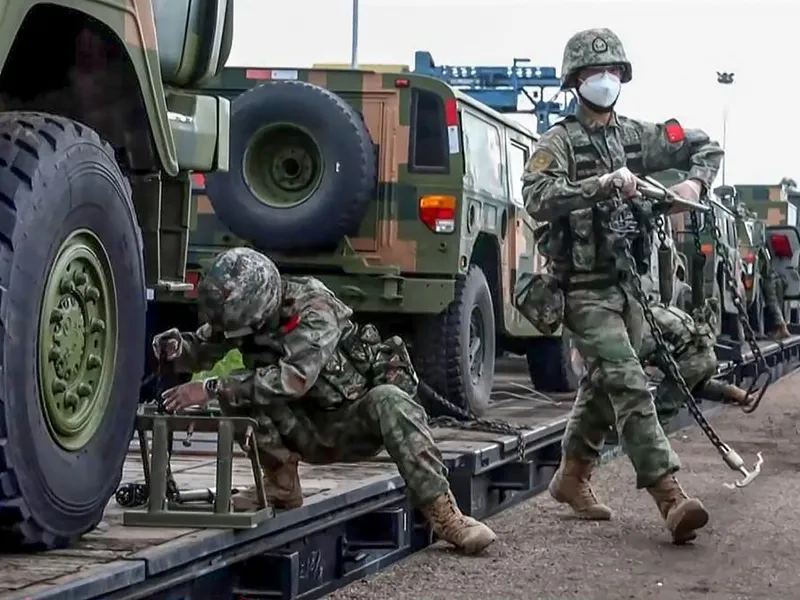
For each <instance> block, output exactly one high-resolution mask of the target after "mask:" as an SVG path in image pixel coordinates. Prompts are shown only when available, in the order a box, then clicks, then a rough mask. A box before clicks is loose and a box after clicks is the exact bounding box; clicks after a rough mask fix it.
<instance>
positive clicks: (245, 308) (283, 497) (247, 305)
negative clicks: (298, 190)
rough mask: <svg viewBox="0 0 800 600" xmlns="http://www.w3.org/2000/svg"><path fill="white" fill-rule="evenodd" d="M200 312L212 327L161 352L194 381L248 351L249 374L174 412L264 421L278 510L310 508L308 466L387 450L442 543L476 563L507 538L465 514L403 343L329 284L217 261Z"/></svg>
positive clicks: (252, 256)
mask: <svg viewBox="0 0 800 600" xmlns="http://www.w3.org/2000/svg"><path fill="white" fill-rule="evenodd" d="M198 305H199V310H200V318H201V322H203V323H204V324H203V325H202V326H201V327H200V328H199V329H198V330H197V332H195V333H181V332H179V331H178V330H177V329H171V330H169V331H166V332H164V333H161V334H159V335H157V336H156V337H155V338H154V340H153V350H154V351H155V352H156V354H157V355H159V356H165V357H166V359H167V360H170V361H172V363H173V364H174V367H175V371H176V372H181V373H193V372H198V371H202V370H207V369H209V368H211V367H212V366H213V365H214V363H216V362H217V361H218V360H219V359H221V358H222V357H223V356H224V355H225V354H226V353H227V352H228V351H230V350H231V349H233V348H238V349H239V350H240V352H241V353H242V357H243V361H244V365H245V369H243V370H241V371H236V372H234V373H232V374H230V375H228V376H224V377H218V378H216V377H215V378H210V379H206V380H204V381H196V382H191V383H185V384H183V385H180V386H177V387H175V388H172V389H170V390H168V391H167V392H165V393H164V398H165V405H166V407H167V408H168V409H169V410H178V409H181V408H185V407H187V406H202V405H204V404H205V403H207V402H208V401H209V400H217V401H218V402H219V404H220V407H221V408H222V410H223V411H224V412H226V413H227V414H239V415H242V414H245V415H249V416H252V417H253V418H255V419H256V420H257V421H258V422H259V424H260V426H259V429H258V431H257V434H256V440H257V446H258V452H259V458H260V460H261V464H262V467H263V481H264V487H265V489H266V491H267V499H268V500H269V502H270V504H272V505H273V506H274V507H275V508H278V509H281V508H295V507H299V506H301V505H302V503H303V494H302V490H301V486H300V478H299V475H298V470H297V464H298V461H299V460H304V461H306V462H309V463H313V464H329V463H334V462H356V461H360V460H366V459H369V458H371V457H373V456H375V455H376V454H377V453H378V452H380V450H381V449H382V448H383V447H385V448H386V450H387V452H388V453H389V455H390V456H391V458H392V459H393V460H394V462H395V463H396V464H397V468H398V470H399V471H400V475H402V477H403V479H404V480H405V482H406V485H407V489H408V492H409V496H410V498H411V500H412V502H413V503H414V504H415V505H416V506H418V507H419V508H420V510H421V512H422V513H423V515H424V516H425V518H426V519H427V520H428V522H429V523H430V524H431V525H432V527H433V531H434V533H436V534H437V536H438V537H440V538H441V539H443V540H445V541H447V542H449V543H450V544H452V545H454V546H455V547H456V548H458V549H459V550H461V551H462V552H464V553H467V554H474V553H477V552H480V551H481V550H483V549H484V548H486V547H487V546H488V545H489V544H491V543H492V542H493V541H494V540H495V539H496V536H495V534H494V532H493V531H492V530H491V529H489V527H487V526H486V525H484V524H483V523H480V522H479V521H476V520H475V519H472V518H470V517H467V516H465V515H463V514H462V513H461V511H460V510H459V508H458V506H457V505H456V501H455V498H454V497H453V494H452V493H451V491H450V487H449V484H448V481H447V470H446V468H445V466H444V464H443V463H442V457H441V454H440V452H439V450H438V448H437V447H436V445H435V443H434V440H433V437H432V435H431V432H430V430H429V429H428V426H427V417H426V414H425V411H424V409H423V408H422V407H421V406H420V405H419V404H417V402H415V401H414V397H415V395H416V392H417V384H418V379H417V376H416V374H415V372H414V369H413V366H412V365H411V361H410V359H409V356H408V351H407V349H406V347H405V344H404V343H403V341H402V340H401V339H400V338H398V337H393V338H390V339H389V340H387V341H385V342H382V341H381V339H380V337H379V335H378V332H377V330H376V329H375V328H374V327H372V326H370V325H367V326H363V327H359V326H357V325H356V324H354V323H353V322H352V321H351V320H350V317H351V316H352V310H351V309H350V308H349V307H347V306H346V305H345V304H343V303H342V302H341V301H340V300H339V299H338V298H337V297H336V296H335V295H334V294H333V293H332V292H331V291H330V290H329V289H328V288H327V287H325V285H323V284H322V283H321V282H320V281H318V280H317V279H314V278H312V277H281V275H280V273H279V272H278V269H277V267H276V266H275V265H274V264H273V263H272V261H271V260H269V259H268V258H267V257H266V256H264V255H263V254H260V253H259V252H256V251H254V250H250V249H247V248H234V249H231V250H228V251H227V252H224V253H223V254H221V255H220V256H219V257H217V259H216V260H215V262H214V263H213V265H212V266H211V268H210V269H209V270H208V272H207V273H206V275H205V277H204V278H203V279H202V280H201V282H200V284H199V286H198ZM255 502H256V499H255V493H254V490H246V491H245V492H243V493H240V494H237V495H236V496H234V507H235V508H236V509H237V510H247V509H251V508H253V507H254V505H255Z"/></svg>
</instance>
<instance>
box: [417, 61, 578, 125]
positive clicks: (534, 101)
mask: <svg viewBox="0 0 800 600" xmlns="http://www.w3.org/2000/svg"><path fill="white" fill-rule="evenodd" d="M414 72H415V73H419V74H420V75H428V76H429V77H435V78H436V79H440V80H442V81H444V82H445V83H447V84H448V85H451V86H453V87H454V88H456V89H458V90H461V91H462V92H464V93H465V94H468V95H470V96H472V97H473V98H475V99H476V100H478V101H479V102H482V103H483V104H486V105H487V106H489V107H491V108H493V109H494V110H496V111H497V112H501V113H530V114H534V115H536V122H537V127H536V129H537V131H538V132H539V133H544V132H545V131H547V129H549V128H550V126H551V125H552V124H553V123H554V122H555V119H556V118H561V117H564V116H566V115H569V114H573V113H574V112H575V109H576V108H577V99H576V98H575V95H574V94H573V93H572V92H571V91H570V92H560V93H559V92H558V90H560V88H561V80H560V79H559V77H558V75H557V73H556V68H555V67H537V66H533V65H531V64H530V60H529V59H527V58H515V59H514V62H513V65H512V66H510V67H476V66H453V65H443V66H437V65H436V64H435V63H434V62H433V56H431V53H430V52H426V51H424V50H418V51H417V52H415V53H414ZM547 89H549V90H551V91H550V94H551V96H552V97H551V98H549V99H547V98H546V96H545V90H547ZM558 95H562V97H563V100H562V101H560V102H558V101H554V100H553V98H555V97H556V96H558ZM520 96H523V97H525V98H527V99H528V100H529V101H530V103H531V106H532V107H531V108H529V109H520V108H519V100H520Z"/></svg>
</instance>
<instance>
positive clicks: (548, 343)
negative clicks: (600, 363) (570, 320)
mask: <svg viewBox="0 0 800 600" xmlns="http://www.w3.org/2000/svg"><path fill="white" fill-rule="evenodd" d="M525 358H526V359H527V361H528V372H529V373H530V376H531V383H533V386H534V387H535V388H536V389H537V390H539V391H540V392H544V393H547V394H557V393H562V392H574V391H575V390H577V389H578V385H579V384H580V381H581V376H582V374H583V361H582V360H581V358H580V355H579V354H578V351H577V350H576V349H575V346H574V344H573V341H572V336H570V334H569V332H568V331H567V330H566V329H565V330H563V333H562V334H561V337H560V338H549V337H541V338H536V339H532V340H530V341H529V342H528V347H527V351H526V353H525Z"/></svg>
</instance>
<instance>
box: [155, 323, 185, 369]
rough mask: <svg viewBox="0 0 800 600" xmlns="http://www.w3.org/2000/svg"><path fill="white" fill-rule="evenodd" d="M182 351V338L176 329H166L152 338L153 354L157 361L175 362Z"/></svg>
mask: <svg viewBox="0 0 800 600" xmlns="http://www.w3.org/2000/svg"><path fill="white" fill-rule="evenodd" d="M182 350H183V338H182V337H181V332H180V331H178V330H177V329H175V328H173V329H168V330H167V331H164V332H162V333H159V334H158V335H156V336H154V337H153V354H155V355H156V358H157V359H159V360H162V359H163V360H168V361H169V360H175V359H176V358H178V357H179V356H180V355H181V351H182Z"/></svg>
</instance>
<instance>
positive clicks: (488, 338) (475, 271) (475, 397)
mask: <svg viewBox="0 0 800 600" xmlns="http://www.w3.org/2000/svg"><path fill="white" fill-rule="evenodd" d="M414 339H415V342H414V344H413V345H412V352H413V360H414V366H415V368H416V369H417V371H418V372H419V375H420V378H421V379H423V380H424V381H425V382H426V383H427V384H428V385H430V386H431V387H432V388H433V389H434V390H436V391H437V392H439V393H440V394H441V395H442V396H444V397H445V398H447V399H448V400H450V401H451V402H452V403H453V404H455V405H457V406H459V407H460V408H462V409H465V410H469V411H471V412H472V413H473V414H474V415H475V416H478V417H481V416H483V415H485V414H486V411H487V410H488V409H489V401H490V397H491V392H492V385H493V383H494V361H495V346H496V334H495V323H494V305H493V302H492V292H491V289H490V288H489V283H488V282H487V281H486V276H485V275H484V274H483V271H482V270H481V268H480V267H479V266H477V265H472V266H471V267H470V268H469V271H468V272H467V275H466V277H461V278H459V280H458V282H457V284H456V294H455V298H454V299H453V301H452V302H451V303H450V305H449V306H448V308H447V310H445V311H444V312H442V313H441V314H440V315H438V316H437V317H436V318H433V319H428V318H424V319H422V320H421V321H420V322H418V324H417V327H416V334H415V336H414Z"/></svg>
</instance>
